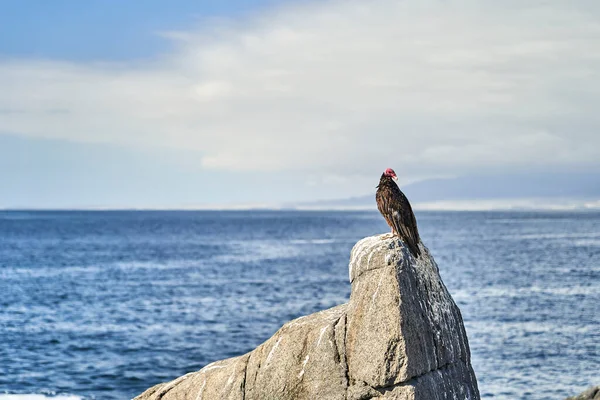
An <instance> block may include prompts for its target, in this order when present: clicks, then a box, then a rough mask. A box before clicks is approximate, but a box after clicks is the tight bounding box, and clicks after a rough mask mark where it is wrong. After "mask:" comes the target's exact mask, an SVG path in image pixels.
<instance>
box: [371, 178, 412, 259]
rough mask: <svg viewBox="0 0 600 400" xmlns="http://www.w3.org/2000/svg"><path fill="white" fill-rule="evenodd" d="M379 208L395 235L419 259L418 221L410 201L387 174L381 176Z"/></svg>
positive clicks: (377, 195)
mask: <svg viewBox="0 0 600 400" xmlns="http://www.w3.org/2000/svg"><path fill="white" fill-rule="evenodd" d="M375 200H376V201H377V208H378V209H379V212H380V213H381V215H383V218H385V221H386V222H387V223H388V225H389V226H390V228H392V232H393V233H394V235H397V236H399V237H400V239H402V241H403V242H404V243H405V244H406V245H407V246H408V248H409V249H410V252H411V253H412V255H413V256H415V257H419V256H420V255H421V250H420V249H419V241H420V240H421V239H420V238H419V230H418V229H417V219H416V218H415V214H414V213H413V210H412V207H411V206H410V203H409V202H408V199H407V198H406V196H405V195H404V193H402V191H401V190H400V188H399V187H398V185H396V182H394V181H393V180H392V178H391V177H389V176H386V175H385V174H384V175H382V176H381V179H380V180H379V185H378V186H377V193H376V194H375Z"/></svg>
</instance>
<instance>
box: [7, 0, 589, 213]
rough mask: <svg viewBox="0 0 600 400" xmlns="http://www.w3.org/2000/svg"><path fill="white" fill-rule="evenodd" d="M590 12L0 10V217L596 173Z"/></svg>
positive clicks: (223, 7)
mask: <svg viewBox="0 0 600 400" xmlns="http://www.w3.org/2000/svg"><path fill="white" fill-rule="evenodd" d="M599 21H600V3H598V2H594V1H591V0H581V1H576V2H568V3H567V2H562V1H548V2H543V3H541V2H535V3H534V2H531V3H528V2H521V1H516V0H509V1H506V2H502V3H500V2H495V1H492V0H489V1H477V2H476V1H470V0H457V1H456V2H446V1H441V0H425V1H405V2H397V1H395V0H374V1H371V2H364V1H357V0H346V1H341V0H324V1H319V2H315V1H310V2H309V1H300V0H287V1H276V0H262V1H242V0H234V1H173V2H164V1H154V0H153V1H127V2H122V1H116V0H104V1H100V0H90V1H76V0H71V1H67V0H57V1H51V2H50V1H15V0H6V1H3V2H1V3H0V88H2V90H0V166H1V167H2V168H1V169H0V186H1V187H2V189H3V190H2V192H1V193H0V207H34V208H54V207H60V208H65V207H84V208H85V207H94V208H96V207H100V208H102V207H113V208H114V207H117V208H130V207H133V208H135V207H140V208H144V207H159V208H162V207H166V208H178V207H195V206H201V207H206V206H228V205H274V204H280V203H287V202H297V201H309V200H315V199H328V198H344V197H349V196H357V195H363V194H368V193H370V192H372V191H373V190H374V189H373V188H374V186H375V184H376V182H377V180H378V176H379V174H380V173H381V172H380V171H382V170H383V169H385V168H387V167H393V168H395V169H396V171H397V172H398V173H399V176H400V180H401V184H403V185H405V184H408V183H411V182H417V181H421V180H427V179H431V178H440V177H454V176H468V175H469V174H474V173H476V174H477V175H482V174H483V175H485V174H490V175H502V174H512V175H511V176H514V174H517V176H518V174H519V173H525V172H531V171H535V172H536V173H538V172H542V173H543V172H544V171H548V172H547V173H549V174H551V173H552V171H575V172H576V171H586V170H590V169H597V168H598V167H599V166H600V165H599V164H600V161H599V160H600V135H598V132H599V131H600V116H599V115H598V113H597V110H596V108H597V106H596V104H597V102H598V98H599V95H600V58H599V57H598V56H597V54H600V22H599Z"/></svg>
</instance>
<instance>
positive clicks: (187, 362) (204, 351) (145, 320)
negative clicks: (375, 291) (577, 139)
mask: <svg viewBox="0 0 600 400" xmlns="http://www.w3.org/2000/svg"><path fill="white" fill-rule="evenodd" d="M417 218H418V223H419V228H420V231H421V236H422V238H423V240H424V242H425V244H426V245H427V246H428V247H429V248H430V250H431V252H432V254H433V255H434V257H435V258H436V260H437V262H438V264H439V267H440V273H441V275H442V278H443V279H444V281H445V283H446V286H447V287H448V289H449V291H450V292H451V294H452V295H453V297H454V299H455V300H456V302H457V303H458V304H459V306H460V308H461V311H462V314H463V317H464V319H465V325H466V328H467V332H468V335H469V340H470V344H471V352H472V356H473V366H474V369H475V372H476V374H477V377H478V381H479V387H480V390H481V393H482V396H483V398H494V399H548V398H555V399H561V398H564V397H565V396H567V395H570V394H574V393H576V392H578V391H580V390H583V389H585V388H586V387H587V386H589V385H591V384H600V373H599V372H598V371H599V365H600V213H591V212H590V213H581V212H572V213H563V212H424V213H418V214H417ZM386 231H387V226H386V225H385V223H384V222H383V219H382V218H381V217H380V216H379V215H378V214H377V213H376V212H329V211H328V212H285V211H238V212H233V211H232V212H208V211H206V212H186V211H181V212H133V211H132V212H128V211H122V212H108V211H107V212H23V211H13V212H0V393H13V394H19V393H21V394H47V395H52V394H63V395H68V396H77V397H79V398H85V399H109V400H110V399H127V398H131V397H133V396H134V395H136V394H139V393H140V392H142V391H143V390H145V389H146V388H148V387H150V386H152V385H154V384H156V383H159V382H162V381H166V380H170V379H173V378H176V377H178V376H180V375H183V374H185V373H187V372H190V371H194V370H198V369H200V368H201V367H202V366H204V365H206V364H207V363H209V362H211V361H214V360H217V359H222V358H226V357H231V356H236V355H240V354H243V353H245V352H247V351H249V350H251V349H253V348H254V347H255V346H257V345H258V344H260V343H261V342H263V341H264V340H266V339H267V338H268V337H270V336H271V335H272V334H273V333H274V332H275V331H276V330H277V329H278V328H279V327H280V326H281V325H282V324H283V323H284V322H286V321H288V320H290V319H292V318H295V317H298V316H300V315H304V314H309V313H312V312H315V311H318V310H322V309H325V308H328V307H332V306H335V305H337V304H340V303H343V302H345V301H347V299H348V296H349V290H350V285H349V282H348V269H347V268H348V266H347V264H348V260H349V252H350V249H351V248H352V246H353V245H354V243H355V242H356V241H357V240H359V239H361V238H362V237H364V236H368V235H373V234H376V233H382V232H386ZM3 397H4V398H9V397H8V395H6V394H5V395H1V394H0V399H2V398H3ZM42 397H43V396H42ZM10 398H15V397H10ZM28 398H37V397H31V396H29V397H28ZM69 398H71V397H69Z"/></svg>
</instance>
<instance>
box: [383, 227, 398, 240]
mask: <svg viewBox="0 0 600 400" xmlns="http://www.w3.org/2000/svg"><path fill="white" fill-rule="evenodd" d="M394 235H395V233H394V230H393V229H392V231H391V232H390V233H385V234H383V235H381V240H386V239H392V238H393V237H394Z"/></svg>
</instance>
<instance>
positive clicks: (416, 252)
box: [406, 241, 421, 258]
mask: <svg viewBox="0 0 600 400" xmlns="http://www.w3.org/2000/svg"><path fill="white" fill-rule="evenodd" d="M406 245H407V246H408V249H409V250H410V252H411V254H412V255H413V257H414V258H419V257H420V256H421V249H419V243H413V242H409V241H407V242H406Z"/></svg>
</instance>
